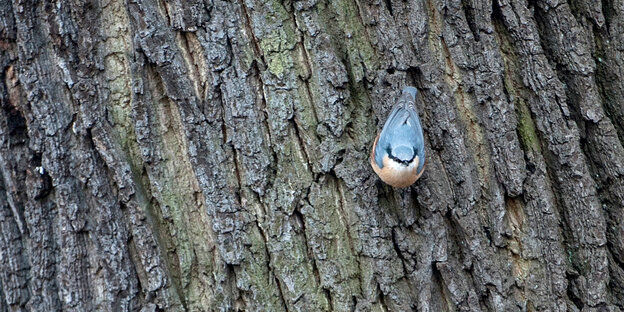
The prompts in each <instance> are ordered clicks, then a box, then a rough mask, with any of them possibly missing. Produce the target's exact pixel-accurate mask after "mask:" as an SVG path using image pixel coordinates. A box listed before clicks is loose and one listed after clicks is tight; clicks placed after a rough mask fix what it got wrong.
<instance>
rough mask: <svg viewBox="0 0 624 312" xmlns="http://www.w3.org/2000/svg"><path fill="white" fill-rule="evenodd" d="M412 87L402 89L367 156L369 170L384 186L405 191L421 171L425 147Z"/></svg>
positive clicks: (423, 163) (423, 166)
mask: <svg viewBox="0 0 624 312" xmlns="http://www.w3.org/2000/svg"><path fill="white" fill-rule="evenodd" d="M417 92H418V91H417V90H416V88H414V87H406V88H405V89H403V94H402V95H401V97H400V98H399V100H398V101H397V103H396V104H395V105H394V108H393V109H392V112H390V115H389V116H388V119H387V120H386V123H385V124H384V126H383V128H382V129H381V132H380V133H379V134H377V137H376V138H375V142H374V143H373V151H372V152H371V160H370V162H371V166H372V167H373V170H375V173H377V175H378V176H379V177H380V178H381V180H383V181H384V182H386V183H388V184H390V185H392V186H394V187H408V186H410V185H412V184H414V182H416V180H418V178H420V176H421V175H422V173H423V171H425V170H424V169H425V144H424V138H423V131H422V127H421V126H420V118H418V113H417V112H416V93H417Z"/></svg>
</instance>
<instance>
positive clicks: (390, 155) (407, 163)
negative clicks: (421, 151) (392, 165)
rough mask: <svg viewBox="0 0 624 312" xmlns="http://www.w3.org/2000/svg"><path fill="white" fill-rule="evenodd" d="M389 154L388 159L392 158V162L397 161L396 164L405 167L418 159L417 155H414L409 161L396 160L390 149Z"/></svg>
mask: <svg viewBox="0 0 624 312" xmlns="http://www.w3.org/2000/svg"><path fill="white" fill-rule="evenodd" d="M387 152H388V157H390V159H392V160H394V161H396V162H398V163H400V164H403V165H405V166H408V165H409V164H410V163H411V162H412V161H413V160H414V158H416V154H414V155H413V156H412V158H411V159H409V160H401V159H398V158H396V157H395V156H394V155H392V153H391V151H390V149H388V151H387Z"/></svg>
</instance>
